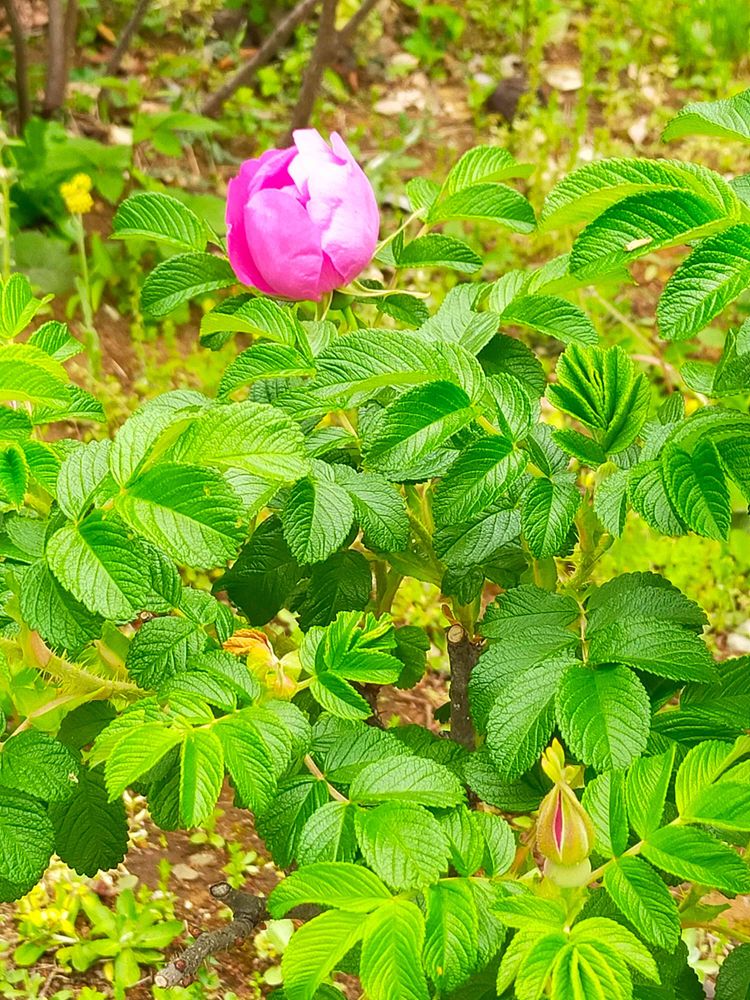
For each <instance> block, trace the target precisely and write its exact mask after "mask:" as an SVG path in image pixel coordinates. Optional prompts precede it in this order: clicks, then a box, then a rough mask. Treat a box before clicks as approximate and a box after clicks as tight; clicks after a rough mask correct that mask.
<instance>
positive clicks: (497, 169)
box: [441, 146, 532, 194]
mask: <svg viewBox="0 0 750 1000" xmlns="http://www.w3.org/2000/svg"><path fill="white" fill-rule="evenodd" d="M531 169H532V168H531V167H530V166H529V165H528V164H524V163H519V162H518V161H517V160H516V159H515V158H514V157H513V156H511V154H510V153H509V152H508V150H507V149H503V148H502V147H501V146H474V148H473V149H469V150H467V151H466V152H465V153H464V154H463V156H462V157H461V158H460V159H459V160H458V161H457V162H456V163H454V165H453V166H452V167H451V168H450V170H449V171H448V174H447V176H446V178H445V180H444V181H443V186H442V188H441V193H443V194H453V192H454V191H462V190H463V189H464V188H467V187H472V186H473V185H474V184H486V183H488V182H489V181H502V180H507V179H508V178H510V177H527V176H528V175H529V173H530V172H531Z"/></svg>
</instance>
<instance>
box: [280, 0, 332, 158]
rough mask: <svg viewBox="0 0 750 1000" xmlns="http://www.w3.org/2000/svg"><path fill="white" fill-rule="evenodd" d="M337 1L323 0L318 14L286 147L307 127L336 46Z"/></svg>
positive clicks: (285, 143)
mask: <svg viewBox="0 0 750 1000" xmlns="http://www.w3.org/2000/svg"><path fill="white" fill-rule="evenodd" d="M337 6H338V0H323V5H322V7H321V10H320V22H319V24H318V33H317V35H316V36H315V46H314V48H313V51H312V55H311V56H310V62H309V63H308V64H307V66H306V68H305V73H304V76H303V77H302V87H301V88H300V92H299V97H298V98H297V103H296V105H295V107H294V111H293V112H292V121H291V124H290V125H289V133H288V134H287V137H286V142H282V145H284V146H285V145H289V143H290V142H291V138H292V133H293V132H294V131H295V129H298V128H306V127H307V125H308V124H309V123H310V115H311V114H312V110H313V106H314V105H315V98H316V96H317V94H318V90H319V88H320V81H321V79H322V78H323V72H324V70H325V68H326V66H328V64H329V63H330V62H331V60H332V58H333V55H334V52H335V51H336V48H337V46H338V37H339V36H338V32H337V31H336V8H337Z"/></svg>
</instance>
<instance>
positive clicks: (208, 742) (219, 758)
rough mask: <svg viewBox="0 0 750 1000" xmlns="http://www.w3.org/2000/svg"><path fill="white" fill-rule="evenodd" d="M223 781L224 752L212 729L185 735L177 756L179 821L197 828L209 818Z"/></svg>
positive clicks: (198, 730) (199, 730)
mask: <svg viewBox="0 0 750 1000" xmlns="http://www.w3.org/2000/svg"><path fill="white" fill-rule="evenodd" d="M223 781H224V753H223V751H222V748H221V742H220V741H219V738H218V736H217V735H216V733H215V732H214V731H213V730H210V729H197V730H194V731H193V732H191V733H188V734H187V735H186V736H185V739H184V740H183V743H182V750H181V754H180V821H181V822H182V823H183V824H184V825H185V826H188V827H189V826H199V825H200V824H201V823H205V821H206V820H207V819H208V818H209V817H210V816H211V813H212V812H213V809H214V806H215V805H216V803H217V801H218V798H219V793H220V792H221V786H222V783H223Z"/></svg>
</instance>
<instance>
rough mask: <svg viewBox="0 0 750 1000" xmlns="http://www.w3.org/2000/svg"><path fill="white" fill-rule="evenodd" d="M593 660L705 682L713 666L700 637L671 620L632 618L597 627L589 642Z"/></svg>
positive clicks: (708, 679) (661, 675) (658, 674)
mask: <svg viewBox="0 0 750 1000" xmlns="http://www.w3.org/2000/svg"><path fill="white" fill-rule="evenodd" d="M589 658H590V660H591V661H592V663H626V664H627V665H628V666H631V667H637V668H638V669H639V670H645V671H647V672H648V673H651V674H656V675H657V676H658V677H670V678H672V679H674V680H678V681H696V682H697V683H699V684H700V683H708V682H710V681H712V680H714V679H715V678H716V666H715V664H714V661H713V657H712V656H711V654H710V652H709V651H708V649H707V647H706V645H705V643H704V642H703V640H702V639H701V637H700V636H697V635H696V634H695V633H694V632H689V631H688V630H687V629H685V628H682V627H681V626H679V625H675V624H673V623H672V622H665V621H660V620H658V619H655V618H645V617H643V618H641V617H633V618H631V619H628V620H626V621H617V622H613V623H612V624H611V625H607V626H606V627H605V628H601V629H598V630H597V631H596V632H595V633H594V634H593V635H592V636H591V639H590V642H589Z"/></svg>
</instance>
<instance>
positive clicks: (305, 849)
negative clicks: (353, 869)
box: [297, 802, 358, 867]
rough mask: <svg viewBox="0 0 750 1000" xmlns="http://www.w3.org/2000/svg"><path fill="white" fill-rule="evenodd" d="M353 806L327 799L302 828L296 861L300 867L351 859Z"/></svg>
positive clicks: (354, 848) (354, 849) (353, 851)
mask: <svg viewBox="0 0 750 1000" xmlns="http://www.w3.org/2000/svg"><path fill="white" fill-rule="evenodd" d="M355 808H356V807H355V806H353V805H351V804H349V803H348V802H326V804H325V805H324V806H321V807H320V809H318V810H317V811H316V812H314V813H313V814H312V816H310V817H309V818H308V820H307V822H306V823H305V825H304V826H303V827H302V832H301V833H300V837H299V843H298V845H297V860H298V861H299V864H300V865H301V866H302V867H305V866H307V865H310V864H313V863H315V862H320V861H352V860H353V859H354V858H355V857H356V855H357V853H358V851H357V837H356V832H355V828H354V823H355Z"/></svg>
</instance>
